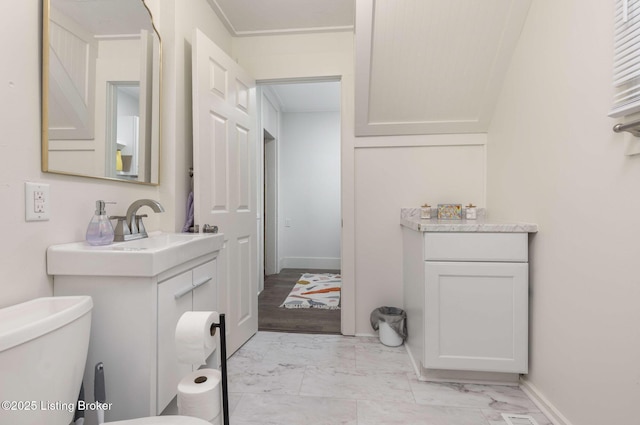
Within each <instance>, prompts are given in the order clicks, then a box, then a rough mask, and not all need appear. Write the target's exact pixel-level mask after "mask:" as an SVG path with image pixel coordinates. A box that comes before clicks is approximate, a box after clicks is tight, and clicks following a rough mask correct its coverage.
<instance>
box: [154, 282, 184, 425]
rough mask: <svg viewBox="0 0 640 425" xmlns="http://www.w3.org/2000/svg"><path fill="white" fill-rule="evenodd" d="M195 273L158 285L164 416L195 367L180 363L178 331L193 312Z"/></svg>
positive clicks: (159, 407)
mask: <svg viewBox="0 0 640 425" xmlns="http://www.w3.org/2000/svg"><path fill="white" fill-rule="evenodd" d="M192 276H193V273H192V271H191V270H189V271H187V272H184V273H182V274H179V275H177V276H175V277H173V278H171V279H168V280H165V281H164V282H162V283H160V284H159V285H158V384H157V388H158V392H157V401H158V402H157V412H156V414H160V413H161V412H162V411H163V410H164V408H165V407H166V406H167V405H168V404H169V403H170V402H171V400H172V399H173V397H175V395H176V391H177V388H178V383H179V382H180V379H182V377H183V376H185V375H187V374H188V373H190V372H191V371H192V367H191V365H184V364H181V363H178V360H177V357H176V344H175V331H176V325H177V324H178V320H179V319H180V317H181V316H182V315H183V314H184V313H185V312H187V311H191V310H192V308H193V295H192V293H193V277H192Z"/></svg>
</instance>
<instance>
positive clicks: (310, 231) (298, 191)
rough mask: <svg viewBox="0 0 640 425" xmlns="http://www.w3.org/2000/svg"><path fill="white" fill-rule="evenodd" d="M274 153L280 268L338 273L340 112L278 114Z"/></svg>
mask: <svg viewBox="0 0 640 425" xmlns="http://www.w3.org/2000/svg"><path fill="white" fill-rule="evenodd" d="M278 149H279V166H278V169H279V179H280V180H279V181H280V184H279V198H280V208H279V211H280V214H279V220H278V221H279V223H278V226H279V230H280V239H279V243H280V256H281V259H280V264H281V267H282V268H312V269H315V268H320V269H340V112H297V113H296V112H288V113H283V114H282V129H281V132H280V140H279V145H278ZM287 223H288V224H289V225H287Z"/></svg>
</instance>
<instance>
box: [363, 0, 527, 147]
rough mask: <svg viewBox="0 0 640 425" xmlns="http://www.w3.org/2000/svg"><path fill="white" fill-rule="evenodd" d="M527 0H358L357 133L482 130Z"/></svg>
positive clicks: (487, 121) (496, 94)
mask: <svg viewBox="0 0 640 425" xmlns="http://www.w3.org/2000/svg"><path fill="white" fill-rule="evenodd" d="M530 3H531V1H530V0H483V1H469V0H403V1H397V0H358V1H357V3H356V135H361V136H366V135H395V134H438V133H483V132H487V131H488V127H489V124H490V122H491V117H492V115H493V110H494V107H495V103H496V101H497V97H498V95H499V93H500V89H501V87H502V79H503V78H504V75H505V73H506V71H507V68H508V66H509V63H510V61H511V55H512V53H513V50H514V49H515V46H516V44H517V41H518V38H519V37H520V32H521V30H522V27H523V26H524V22H525V19H526V16H527V13H528V10H529V5H530Z"/></svg>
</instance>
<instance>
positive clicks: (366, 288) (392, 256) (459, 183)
mask: <svg viewBox="0 0 640 425" xmlns="http://www.w3.org/2000/svg"><path fill="white" fill-rule="evenodd" d="M443 137H444V138H445V139H446V138H447V136H423V137H417V139H418V140H417V141H419V142H421V143H424V144H426V143H428V142H429V141H433V139H443ZM462 138H463V139H467V138H468V139H470V141H471V140H473V138H474V136H462ZM367 139H371V140H370V141H371V142H373V141H376V138H367ZM406 139H408V137H406V136H405V137H399V138H394V140H393V141H394V142H396V143H397V142H399V141H400V140H406ZM484 176H485V147H484V146H483V145H470V146H428V145H425V146H404V147H393V146H387V147H369V148H364V147H362V148H357V149H356V152H355V194H356V277H357V288H356V290H357V294H358V296H357V306H356V308H357V315H356V329H357V332H358V333H363V334H367V333H369V334H370V333H372V332H373V330H372V329H371V323H370V321H369V315H370V314H371V311H373V310H374V309H375V308H377V307H381V306H395V307H403V301H402V299H403V289H402V258H403V253H402V231H401V228H400V208H402V207H418V206H420V205H422V204H424V203H425V202H428V203H429V204H430V205H433V206H436V205H437V204H438V203H464V204H465V205H466V204H467V203H469V202H473V203H474V204H476V205H484V197H485V193H484V188H485V178H484ZM409 332H410V331H409Z"/></svg>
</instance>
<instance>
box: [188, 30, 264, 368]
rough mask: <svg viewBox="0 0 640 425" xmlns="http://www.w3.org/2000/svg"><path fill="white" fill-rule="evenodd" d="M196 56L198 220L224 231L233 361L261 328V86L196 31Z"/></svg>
mask: <svg viewBox="0 0 640 425" xmlns="http://www.w3.org/2000/svg"><path fill="white" fill-rule="evenodd" d="M192 52H193V63H192V65H193V68H192V73H193V82H192V85H193V125H194V128H193V154H194V159H193V165H194V195H195V221H196V223H198V224H199V225H200V226H201V227H202V226H203V225H204V224H210V225H216V226H218V228H219V231H220V232H221V233H224V240H225V245H224V248H223V249H222V251H221V253H220V257H219V258H220V264H219V285H218V288H219V296H220V303H219V304H218V305H219V309H220V313H225V316H226V321H227V347H228V348H227V349H228V351H227V355H229V356H230V355H231V354H232V353H233V352H234V351H236V350H237V349H238V348H240V346H242V344H243V343H244V342H245V341H247V340H248V339H249V338H250V337H251V336H252V335H253V334H255V333H256V332H257V330H258V305H257V304H258V277H257V276H258V275H257V266H258V264H257V258H258V257H257V224H256V218H257V214H256V200H257V197H256V181H257V179H256V176H255V170H256V150H257V146H256V143H257V139H256V134H255V130H254V129H255V122H256V119H255V114H256V112H255V110H256V108H255V105H256V103H255V98H256V96H255V81H254V80H253V79H252V78H250V77H249V76H248V75H247V73H246V72H244V71H243V70H242V69H241V68H240V67H239V66H238V65H237V64H236V62H235V61H234V60H233V59H231V58H230V57H229V56H228V55H227V54H226V53H225V52H224V51H222V49H220V48H219V47H218V46H216V45H215V44H214V43H213V42H212V41H211V40H209V39H208V38H207V37H206V36H205V35H204V34H203V33H202V32H201V31H200V30H198V29H196V30H195V33H194V36H193V49H192Z"/></svg>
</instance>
